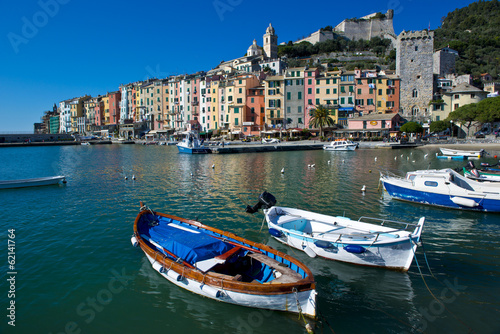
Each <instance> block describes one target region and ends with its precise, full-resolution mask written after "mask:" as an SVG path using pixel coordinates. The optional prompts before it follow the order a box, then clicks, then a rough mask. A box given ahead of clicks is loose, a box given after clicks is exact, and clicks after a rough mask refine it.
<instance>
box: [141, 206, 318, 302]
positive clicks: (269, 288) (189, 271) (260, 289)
mask: <svg viewBox="0 0 500 334" xmlns="http://www.w3.org/2000/svg"><path fill="white" fill-rule="evenodd" d="M151 212H152V211H149V210H143V211H141V212H140V213H139V214H138V215H137V217H136V219H135V222H134V235H135V236H136V238H137V241H138V243H139V246H140V247H141V249H142V250H143V251H144V252H145V253H146V254H147V255H149V256H150V257H151V258H153V259H155V260H156V261H157V262H159V263H161V264H162V265H163V266H164V267H165V268H167V269H172V270H173V271H175V272H177V273H179V274H182V275H183V277H185V278H188V279H192V280H195V281H198V282H200V283H201V282H203V283H204V284H207V285H210V286H213V287H215V288H221V289H224V290H229V291H234V292H240V293H246V294H253V295H276V294H284V293H291V292H292V291H293V289H294V288H295V289H296V290H297V292H301V291H309V290H313V289H315V287H316V283H315V281H314V277H313V274H312V272H311V271H310V270H309V268H307V267H306V266H305V265H304V264H302V263H301V262H299V261H298V260H296V259H294V258H292V257H290V256H288V255H287V254H284V253H281V252H279V251H277V250H275V249H274V248H272V247H269V246H267V245H264V244H261V243H257V242H253V241H250V240H247V239H244V238H241V237H239V236H237V235H235V234H233V233H231V232H226V231H222V230H219V229H216V228H214V227H210V226H206V225H204V224H202V223H200V222H198V221H195V220H189V219H184V218H180V217H177V216H172V215H168V214H164V213H160V212H153V214H155V215H159V216H161V217H165V218H170V219H175V220H178V221H181V222H183V223H187V224H189V225H192V226H195V227H198V228H201V229H206V230H208V231H212V232H215V233H218V234H221V235H222V236H224V237H227V238H231V239H234V240H238V241H240V242H243V243H245V244H246V245H250V246H251V247H256V248H257V249H256V252H257V251H258V250H259V249H262V250H265V251H267V252H270V253H273V254H275V255H277V256H280V257H282V258H284V259H286V260H288V261H290V262H292V263H293V264H295V265H297V266H298V267H299V268H301V269H302V270H303V271H304V272H305V273H306V275H307V277H306V278H303V279H301V280H299V281H297V282H293V283H280V284H261V283H247V282H241V281H233V280H231V281H230V280H227V279H224V278H221V277H220V276H218V275H217V273H211V272H210V271H209V272H207V273H203V272H202V271H200V270H198V269H196V268H189V267H187V266H185V265H183V264H180V263H177V262H175V261H174V260H171V259H169V258H168V257H166V256H165V255H164V254H162V253H160V252H159V251H156V250H154V249H152V248H150V247H149V246H148V244H147V243H146V241H145V240H144V239H143V238H142V237H141V236H140V234H139V233H138V230H137V224H138V222H139V220H140V218H141V216H142V215H144V214H149V213H151Z"/></svg>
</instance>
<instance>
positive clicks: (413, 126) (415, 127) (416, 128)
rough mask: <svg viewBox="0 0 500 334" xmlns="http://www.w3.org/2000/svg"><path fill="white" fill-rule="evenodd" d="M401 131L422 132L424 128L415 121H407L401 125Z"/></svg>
mask: <svg viewBox="0 0 500 334" xmlns="http://www.w3.org/2000/svg"><path fill="white" fill-rule="evenodd" d="M401 132H407V133H422V132H424V128H423V127H422V125H420V124H419V123H417V122H408V123H405V124H403V126H401Z"/></svg>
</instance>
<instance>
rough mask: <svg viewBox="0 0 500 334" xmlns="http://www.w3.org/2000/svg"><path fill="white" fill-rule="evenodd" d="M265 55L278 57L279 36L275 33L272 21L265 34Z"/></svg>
mask: <svg viewBox="0 0 500 334" xmlns="http://www.w3.org/2000/svg"><path fill="white" fill-rule="evenodd" d="M264 56H265V57H266V58H270V59H276V58H278V36H277V35H276V34H275V33H274V28H273V26H272V25H271V23H269V27H267V29H266V33H265V34H264Z"/></svg>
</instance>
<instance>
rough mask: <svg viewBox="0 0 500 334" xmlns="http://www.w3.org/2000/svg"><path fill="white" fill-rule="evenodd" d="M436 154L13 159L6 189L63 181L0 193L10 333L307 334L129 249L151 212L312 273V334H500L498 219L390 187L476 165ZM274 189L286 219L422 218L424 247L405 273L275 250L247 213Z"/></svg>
mask: <svg viewBox="0 0 500 334" xmlns="http://www.w3.org/2000/svg"><path fill="white" fill-rule="evenodd" d="M436 152H437V148H419V149H403V150H390V149H358V150H356V151H355V152H326V151H323V150H319V151H295V152H274V153H245V154H208V155H183V154H179V153H177V149H176V147H175V146H142V145H116V144H114V145H98V146H97V145H96V146H55V147H19V148H2V149H0V161H1V162H2V163H1V164H0V175H1V177H0V179H22V178H31V177H41V176H51V175H65V176H66V177H67V183H66V184H60V185H57V186H46V187H35V188H24V189H10V190H0V203H1V205H2V208H3V210H2V211H3V212H2V219H1V220H0V226H1V230H0V241H1V242H0V244H1V245H2V247H3V249H2V254H3V260H2V261H1V266H0V270H1V272H2V277H3V279H2V284H1V285H0V288H1V290H2V291H0V305H1V307H0V308H1V309H2V310H3V314H2V317H1V319H2V321H1V324H0V333H54V334H55V333H146V332H147V333H169V334H175V333H217V334H219V333H288V334H292V333H305V328H304V321H303V320H301V319H299V317H298V316H297V315H296V314H290V313H283V312H276V311H266V310H259V309H254V308H246V307H240V306H235V305H230V304H225V303H221V302H217V301H214V300H211V299H207V298H204V297H201V296H198V295H195V294H192V293H191V292H188V291H186V290H183V289H181V288H179V287H177V286H174V285H172V284H171V283H169V282H168V281H166V280H165V279H163V278H162V277H161V276H160V275H159V274H158V273H157V272H156V271H155V270H153V269H152V268H151V265H150V264H149V262H148V261H147V259H146V257H145V255H144V253H143V252H142V251H141V250H140V249H139V248H134V247H133V246H132V245H131V242H130V238H131V236H132V232H133V222H134V219H135V217H136V215H137V213H138V212H139V202H140V201H143V202H144V203H145V204H147V205H148V206H149V207H150V208H151V209H153V210H156V211H159V212H163V213H168V214H173V215H176V216H180V217H184V218H190V219H195V220H199V221H201V222H203V223H205V224H207V225H210V226H213V227H216V228H219V229H223V230H228V231H231V232H234V233H236V234H238V235H240V236H242V237H245V238H248V239H250V240H253V241H259V242H262V243H265V244H269V245H271V246H272V247H274V248H277V249H279V250H281V251H283V252H286V253H288V254H290V255H292V256H294V257H296V258H298V259H300V260H301V261H303V262H304V263H305V264H306V265H307V266H308V267H309V268H310V269H311V270H312V272H313V274H314V275H315V279H316V282H317V291H318V296H317V306H318V311H319V317H318V319H317V320H316V321H313V320H308V321H309V322H311V324H312V325H313V327H314V328H315V331H316V333H337V334H340V333H424V332H425V333H500V320H499V319H500V297H499V296H500V241H499V237H498V236H499V234H500V214H493V213H477V212H467V211H463V212H462V211H457V210H451V209H443V208H436V207H430V206H425V205H417V204H411V203H405V202H400V201H396V200H392V199H390V198H389V197H388V195H387V193H385V192H383V191H382V190H381V189H380V188H379V170H381V169H383V170H389V171H392V172H395V173H400V174H402V173H405V172H406V171H410V170H414V169H427V168H446V167H452V168H455V167H459V166H463V165H465V162H463V161H446V160H444V161H443V160H438V159H436V158H435V153H436ZM491 153H493V154H498V155H500V154H499V153H500V152H491ZM484 161H489V162H494V160H493V159H492V158H489V159H488V158H485V159H484ZM313 164H314V167H308V165H313ZM212 166H213V167H212ZM283 168H284V173H281V170H282V169H283ZM126 178H128V179H126ZM363 185H365V186H366V191H365V192H361V188H362V187H363ZM264 190H267V191H269V192H271V193H272V194H273V195H274V196H275V197H276V199H277V201H278V205H281V206H288V207H296V208H300V209H305V210H310V211H315V212H319V213H323V214H328V215H335V216H337V215H345V216H347V217H350V218H352V219H358V218H359V217H360V216H370V217H376V218H387V219H392V220H400V221H407V222H417V220H418V218H419V217H421V216H425V217H426V223H425V226H424V230H423V235H422V238H423V245H424V247H419V248H418V250H417V256H416V260H417V261H414V262H413V263H412V266H411V268H410V270H409V272H408V273H402V272H395V271H390V270H384V269H376V268H367V267H359V266H355V265H350V264H344V263H338V262H334V261H329V260H325V259H320V258H309V257H308V256H307V255H306V254H305V253H302V252H299V251H298V250H292V249H291V248H288V247H286V246H284V245H281V244H279V243H278V242H277V241H275V240H274V239H272V238H271V236H270V235H269V234H268V233H267V229H266V228H265V226H264V227H262V218H263V215H262V213H258V214H255V215H249V214H247V213H245V210H244V209H245V207H246V205H247V204H250V205H253V204H255V203H256V201H257V198H258V195H259V194H260V193H261V192H263V191H264ZM9 240H13V241H15V244H12V243H11V246H15V247H14V248H12V247H11V248H9V245H8V242H9ZM424 250H425V254H426V257H425V256H424ZM12 253H14V256H15V260H14V261H13V263H12V257H8V255H11V256H12ZM9 260H10V261H11V263H10V264H9V262H8V261H9ZM426 260H427V261H426ZM417 263H418V265H417ZM427 263H428V265H427ZM10 266H12V267H10ZM420 271H421V272H422V275H421V274H420ZM10 273H14V274H10ZM12 278H14V279H12ZM438 300H439V301H438ZM13 302H14V304H13ZM12 305H14V309H13V307H12ZM13 319H14V320H13ZM13 324H14V325H15V326H13Z"/></svg>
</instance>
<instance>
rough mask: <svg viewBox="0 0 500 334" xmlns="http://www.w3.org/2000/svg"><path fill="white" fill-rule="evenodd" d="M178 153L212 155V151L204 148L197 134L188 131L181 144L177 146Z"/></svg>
mask: <svg viewBox="0 0 500 334" xmlns="http://www.w3.org/2000/svg"><path fill="white" fill-rule="evenodd" d="M177 149H178V150H179V153H187V154H204V153H212V150H211V149H210V148H208V147H205V145H204V144H203V142H202V140H201V139H200V137H199V136H198V133H197V132H194V131H188V132H187V133H186V134H185V136H184V138H183V139H182V141H181V142H179V143H178V144H177Z"/></svg>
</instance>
